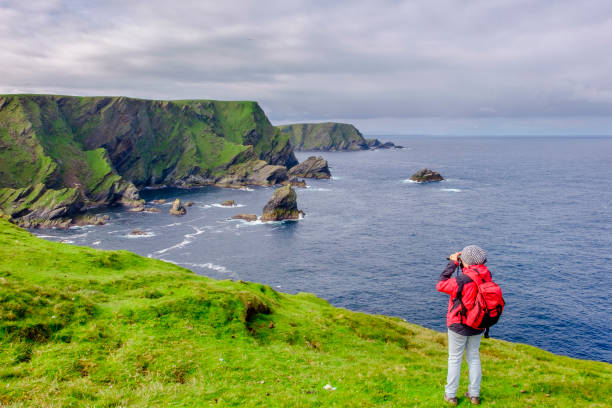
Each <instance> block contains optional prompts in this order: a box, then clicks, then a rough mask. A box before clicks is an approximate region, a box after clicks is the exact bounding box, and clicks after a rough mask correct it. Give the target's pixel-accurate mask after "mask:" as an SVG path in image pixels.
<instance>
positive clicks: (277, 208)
mask: <svg viewBox="0 0 612 408" xmlns="http://www.w3.org/2000/svg"><path fill="white" fill-rule="evenodd" d="M300 214H301V215H304V212H303V211H301V210H298V208H297V194H296V193H295V190H293V188H291V186H289V185H287V186H284V187H280V188H277V189H276V190H275V191H274V195H273V196H272V198H271V199H270V201H268V204H266V206H265V207H264V209H263V215H262V216H261V220H262V221H282V220H297V219H298V218H300Z"/></svg>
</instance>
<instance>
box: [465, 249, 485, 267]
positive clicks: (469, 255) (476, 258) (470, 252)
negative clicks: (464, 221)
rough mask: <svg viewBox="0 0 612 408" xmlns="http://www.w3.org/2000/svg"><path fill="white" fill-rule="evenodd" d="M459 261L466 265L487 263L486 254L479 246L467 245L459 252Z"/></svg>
mask: <svg viewBox="0 0 612 408" xmlns="http://www.w3.org/2000/svg"><path fill="white" fill-rule="evenodd" d="M461 259H462V260H463V261H464V262H465V263H466V265H468V266H469V265H482V264H484V263H485V262H487V254H486V252H485V251H484V250H483V249H482V248H481V247H479V246H476V245H468V246H466V247H465V248H463V249H462V250H461Z"/></svg>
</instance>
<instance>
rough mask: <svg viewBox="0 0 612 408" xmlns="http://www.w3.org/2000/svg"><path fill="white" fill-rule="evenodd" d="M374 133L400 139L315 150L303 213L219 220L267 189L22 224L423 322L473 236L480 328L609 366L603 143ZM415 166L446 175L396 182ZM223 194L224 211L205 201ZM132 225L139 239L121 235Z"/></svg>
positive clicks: (253, 208)
mask: <svg viewBox="0 0 612 408" xmlns="http://www.w3.org/2000/svg"><path fill="white" fill-rule="evenodd" d="M382 139H385V140H392V141H394V142H395V143H396V144H402V145H404V146H405V147H406V148H405V149H403V150H378V151H365V152H357V153H323V154H322V155H323V156H324V157H325V158H326V159H327V160H328V161H329V164H330V167H331V171H332V174H333V179H331V180H321V181H308V183H309V188H307V189H298V190H297V193H298V204H299V207H300V208H301V209H303V210H304V211H305V212H306V217H305V218H304V219H303V220H300V221H297V222H285V223H260V222H257V223H247V222H244V221H237V220H230V219H229V217H230V216H232V215H234V214H237V213H239V212H247V213H256V214H258V215H261V210H262V208H263V206H264V205H265V203H266V201H267V200H268V199H269V198H270V197H271V195H272V191H273V190H272V189H271V188H249V189H243V190H231V189H219V188H200V189H195V190H175V189H164V190H149V191H145V192H143V194H142V195H143V197H144V198H146V199H147V200H151V199H156V198H166V199H169V200H172V199H174V198H175V197H179V198H180V199H181V200H184V201H185V200H191V201H194V202H195V205H194V206H193V207H190V208H188V213H187V215H185V216H183V217H180V218H177V217H174V216H171V215H169V214H168V209H169V204H166V205H161V206H159V207H160V208H161V209H162V210H163V213H162V214H155V213H129V212H126V211H123V210H120V209H112V210H109V211H107V212H106V213H108V214H109V215H110V216H111V221H110V223H109V224H108V225H106V226H101V227H85V228H77V229H72V230H69V231H56V230H51V231H44V230H39V231H36V233H37V234H39V235H41V236H44V237H45V238H48V239H51V240H58V241H59V240H64V241H67V242H70V243H74V244H76V245H87V246H91V247H94V248H104V249H127V250H130V251H133V252H136V253H138V254H141V255H144V256H149V257H154V258H159V259H164V260H167V261H169V262H174V263H177V264H180V265H183V266H186V267H188V268H190V269H192V270H193V271H195V272H196V273H199V274H203V275H207V276H211V277H214V278H218V279H234V280H236V279H243V280H249V281H255V282H262V283H265V284H268V285H270V286H272V287H274V288H275V289H277V290H279V291H283V292H289V293H295V292H313V293H315V294H317V295H318V296H320V297H322V298H325V299H327V300H329V301H330V302H331V303H332V304H333V305H336V306H341V307H345V308H348V309H352V310H358V311H364V312H369V313H379V314H386V315H394V316H400V317H402V318H405V319H406V320H408V321H410V322H414V323H418V324H421V325H423V326H426V327H429V328H432V329H435V330H438V331H444V330H445V319H444V316H445V312H446V304H447V301H448V297H447V295H444V294H441V293H438V292H436V290H435V285H436V281H437V280H438V277H439V275H440V273H441V271H442V269H443V268H444V266H445V264H446V262H447V261H446V259H445V258H446V257H447V256H448V255H449V254H450V253H452V252H455V251H459V250H461V248H463V247H464V246H466V245H468V244H476V245H479V246H481V247H482V248H484V249H485V250H486V251H487V253H488V258H489V261H488V266H489V268H490V269H491V271H492V273H493V277H494V279H495V280H496V281H497V282H498V283H499V284H500V285H501V286H502V289H503V291H504V297H505V299H506V301H507V306H506V310H505V312H504V315H503V317H502V319H501V321H500V323H499V324H498V325H497V326H495V327H494V328H493V329H492V336H493V337H497V338H501V339H505V340H509V341H514V342H522V343H528V344H532V345H534V346H538V347H541V348H543V349H546V350H549V351H552V352H554V353H557V354H563V355H568V356H573V357H579V358H586V359H593V360H601V361H607V362H612V323H611V321H612V302H611V300H610V297H611V295H612V138H569V137H568V138H566V137H559V138H553V137H541V138H540V137H530V138H528V137H522V138H518V137H517V138H511V137H503V138H494V137H488V138H487V137H482V138H476V137H448V138H443V137H397V136H393V137H382ZM307 156H308V154H303V153H302V154H299V155H298V158H299V159H300V160H303V159H305V158H306V157H307ZM422 167H428V168H431V169H434V170H436V171H439V172H440V173H441V174H442V175H443V176H444V177H445V178H446V180H445V181H443V182H440V183H432V184H424V185H422V184H415V183H410V182H408V178H409V177H410V175H411V174H412V173H414V172H415V171H416V170H418V169H420V168H422ZM228 199H233V200H235V201H236V202H237V203H238V207H235V208H225V207H221V206H220V205H219V204H220V203H221V202H222V201H224V200H228ZM137 228H138V229H141V230H142V231H145V232H146V233H147V235H143V236H132V235H130V232H131V231H132V230H134V229H137Z"/></svg>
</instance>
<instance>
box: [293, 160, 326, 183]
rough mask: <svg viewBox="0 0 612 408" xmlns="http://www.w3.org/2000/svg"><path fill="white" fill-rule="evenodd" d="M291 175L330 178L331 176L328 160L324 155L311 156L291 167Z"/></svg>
mask: <svg viewBox="0 0 612 408" xmlns="http://www.w3.org/2000/svg"><path fill="white" fill-rule="evenodd" d="M288 174H289V177H290V178H293V177H302V178H314V179H328V178H330V177H331V173H330V171H329V166H328V165H327V160H325V159H323V157H321V156H319V157H315V156H310V157H309V158H308V159H306V160H304V161H303V162H302V163H300V164H298V165H297V166H293V167H292V168H291V169H289V173H288Z"/></svg>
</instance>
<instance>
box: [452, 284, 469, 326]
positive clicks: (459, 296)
mask: <svg viewBox="0 0 612 408" xmlns="http://www.w3.org/2000/svg"><path fill="white" fill-rule="evenodd" d="M456 279H457V285H458V286H459V287H458V288H457V296H455V299H453V303H454V304H455V305H456V304H457V303H459V304H460V305H461V311H460V312H459V315H460V316H461V323H463V319H464V318H465V316H466V314H467V307H465V304H464V303H463V286H465V284H466V283H470V282H474V281H473V280H472V278H470V277H469V276H468V275H466V274H465V273H464V274H462V275H459V276H457V278H456Z"/></svg>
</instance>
